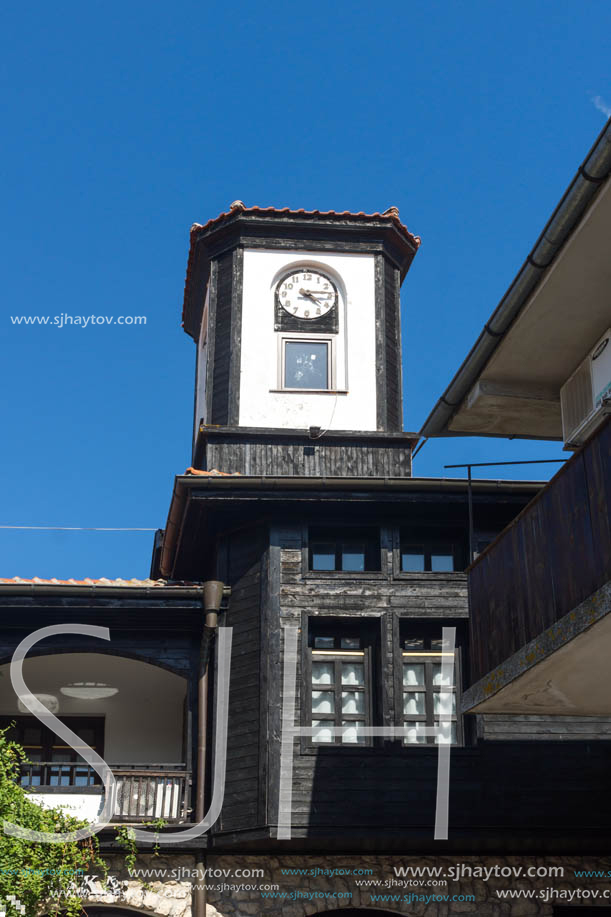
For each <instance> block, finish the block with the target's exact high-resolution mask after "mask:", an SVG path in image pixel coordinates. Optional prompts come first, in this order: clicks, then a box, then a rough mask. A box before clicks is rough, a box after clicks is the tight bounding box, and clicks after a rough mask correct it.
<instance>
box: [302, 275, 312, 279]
mask: <svg viewBox="0 0 611 917" xmlns="http://www.w3.org/2000/svg"><path fill="white" fill-rule="evenodd" d="M303 279H304V280H311V279H312V275H311V274H304V275H303Z"/></svg>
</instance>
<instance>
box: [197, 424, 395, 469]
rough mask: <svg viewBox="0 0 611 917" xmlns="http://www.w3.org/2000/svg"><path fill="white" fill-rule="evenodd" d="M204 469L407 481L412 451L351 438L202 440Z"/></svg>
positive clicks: (244, 437)
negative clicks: (383, 478)
mask: <svg viewBox="0 0 611 917" xmlns="http://www.w3.org/2000/svg"><path fill="white" fill-rule="evenodd" d="M203 465H204V470H209V469H212V468H216V469H218V470H219V471H227V472H234V473H235V472H239V473H240V474H248V475H304V476H310V477H318V476H320V475H325V476H349V477H350V476H355V477H368V476H369V477H383V476H388V477H409V476H410V475H411V448H410V446H409V444H408V443H407V442H406V441H402V442H398V443H396V444H394V443H388V442H382V443H376V442H375V441H365V442H363V440H362V439H358V438H356V437H355V438H354V439H349V438H347V437H346V438H345V439H342V440H341V441H333V439H331V438H328V437H323V438H322V439H320V440H309V441H308V440H305V439H304V441H302V442H299V441H297V442H295V437H291V438H287V440H286V441H283V440H281V439H278V437H274V438H273V439H271V438H270V439H269V440H268V441H267V442H266V441H265V439H264V438H263V437H262V436H249V435H248V434H243V435H240V436H230V435H228V436H227V437H225V438H224V439H222V440H221V439H220V438H218V437H215V438H214V439H209V440H208V441H207V443H206V447H205V457H204V461H203Z"/></svg>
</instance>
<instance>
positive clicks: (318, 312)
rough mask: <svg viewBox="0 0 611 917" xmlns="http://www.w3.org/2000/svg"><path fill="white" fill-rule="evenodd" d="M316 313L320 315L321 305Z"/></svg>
mask: <svg viewBox="0 0 611 917" xmlns="http://www.w3.org/2000/svg"><path fill="white" fill-rule="evenodd" d="M316 314H317V315H320V306H319V307H318V309H317V310H316Z"/></svg>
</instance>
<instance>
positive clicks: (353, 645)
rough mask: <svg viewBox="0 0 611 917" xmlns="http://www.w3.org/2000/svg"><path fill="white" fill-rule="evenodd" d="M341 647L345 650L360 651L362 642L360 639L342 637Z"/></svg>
mask: <svg viewBox="0 0 611 917" xmlns="http://www.w3.org/2000/svg"><path fill="white" fill-rule="evenodd" d="M340 646H341V648H342V649H343V650H359V649H360V648H361V640H360V638H359V637H342V639H341V641H340Z"/></svg>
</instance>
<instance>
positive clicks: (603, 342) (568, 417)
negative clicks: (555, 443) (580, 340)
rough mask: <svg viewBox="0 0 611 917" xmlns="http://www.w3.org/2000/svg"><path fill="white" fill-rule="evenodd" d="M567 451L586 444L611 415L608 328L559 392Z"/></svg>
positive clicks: (610, 350) (610, 355) (610, 329)
mask: <svg viewBox="0 0 611 917" xmlns="http://www.w3.org/2000/svg"><path fill="white" fill-rule="evenodd" d="M560 406H561V408H562V435H563V438H564V442H565V448H566V449H576V448H577V447H578V446H581V444H582V443H584V442H585V441H586V439H587V438H588V436H590V435H591V434H592V433H593V432H594V431H595V430H596V428H597V427H598V426H599V425H600V424H601V423H602V420H603V418H604V417H605V415H607V414H609V413H611V328H609V329H608V330H607V331H606V332H605V334H603V336H602V337H601V339H600V340H599V341H597V343H596V345H595V346H594V347H593V348H592V350H591V352H590V353H589V354H588V356H587V357H586V358H585V360H584V361H583V363H581V364H580V365H579V366H578V367H577V369H576V370H575V372H574V373H573V375H572V376H571V377H570V378H569V379H568V380H567V382H565V383H564V385H563V386H562V388H561V389H560Z"/></svg>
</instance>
